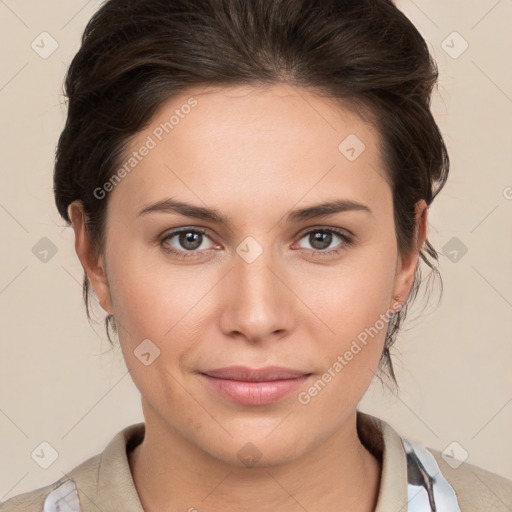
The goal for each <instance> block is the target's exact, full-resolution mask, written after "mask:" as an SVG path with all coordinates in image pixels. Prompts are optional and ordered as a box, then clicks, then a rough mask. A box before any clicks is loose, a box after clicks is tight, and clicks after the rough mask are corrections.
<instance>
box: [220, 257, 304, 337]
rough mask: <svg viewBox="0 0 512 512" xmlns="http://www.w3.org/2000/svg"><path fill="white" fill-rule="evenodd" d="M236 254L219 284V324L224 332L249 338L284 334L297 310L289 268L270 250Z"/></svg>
mask: <svg viewBox="0 0 512 512" xmlns="http://www.w3.org/2000/svg"><path fill="white" fill-rule="evenodd" d="M240 254H242V256H240V255H239V254H238V253H237V254H236V255H235V257H234V258H233V266H234V267H233V268H232V270H231V271H230V272H229V273H228V275H227V276H226V277H225V278H224V279H223V283H222V284H221V298H220V303H221V305H222V306H221V307H222V310H221V315H220V328H221V329H222V331H223V332H224V334H225V335H227V336H231V337H237V336H238V337H240V338H245V339H246V340H247V341H249V342H260V343H261V342H262V341H264V340H266V339H270V338H272V339H275V338H281V337H284V336H286V334H287V333H289V332H290V331H291V330H292V329H293V324H294V322H295V321H296V319H297V318H300V317H299V315H300V313H301V312H300V311H299V309H300V301H299V300H298V299H297V298H296V295H295V294H294V291H293V283H290V281H291V274H290V272H289V271H287V270H286V269H285V268H284V266H283V265H282V264H279V262H278V261H277V258H274V257H273V256H272V254H271V251H270V250H263V252H261V254H259V255H258V256H257V257H256V259H254V260H252V258H250V257H249V258H247V257H245V254H244V253H243V251H241V252H240ZM302 313H303V312H302Z"/></svg>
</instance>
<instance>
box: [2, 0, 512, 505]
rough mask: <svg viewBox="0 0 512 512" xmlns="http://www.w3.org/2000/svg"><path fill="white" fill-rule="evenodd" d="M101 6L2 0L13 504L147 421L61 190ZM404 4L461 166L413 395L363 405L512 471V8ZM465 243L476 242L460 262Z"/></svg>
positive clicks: (410, 359) (410, 385)
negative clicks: (75, 64) (44, 244)
mask: <svg viewBox="0 0 512 512" xmlns="http://www.w3.org/2000/svg"><path fill="white" fill-rule="evenodd" d="M99 5H100V2H98V1H90V2H86V1H85V0H67V1H66V2H62V1H59V2H57V0H46V1H45V2H36V1H34V0H32V1H28V0H3V1H0V41H1V55H2V66H1V70H0V108H1V112H2V124H1V130H2V131H1V136H0V149H1V151H0V154H1V160H2V162H1V182H0V183H1V185H0V225H1V230H2V231H1V232H2V242H1V243H0V247H1V249H0V269H1V270H0V315H1V323H0V336H1V338H0V339H1V357H0V432H1V434H2V435H1V436H0V454H1V455H0V499H1V500H5V499H7V498H10V497H11V496H14V495H15V494H19V493H21V492H25V491H28V490H32V489H35V488H38V487H41V486H43V485H46V484H49V483H52V482H54V481H55V480H57V479H58V478H60V477H61V476H62V474H63V473H62V472H63V471H66V472H67V471H69V470H70V469H71V468H73V467H75V466H76V465H78V464H79V463H80V462H82V461H84V460H85V459H86V458H88V457H90V456H92V455H94V454H96V453H98V452H99V451H101V450H103V448H104V447H105V445H106V444H107V442H108V441H109V440H110V439H111V438H112V437H113V435H114V434H115V433H116V432H117V431H119V430H121V429H122V428H123V427H124V426H126V425H129V424H131V423H135V422H138V421H142V420H143V416H142V412H141V408H140V400H139V393H138V390H137V389H136V388H135V386H134V384H133V383H132V381H131V380H130V377H129V375H128V374H127V370H126V367H125V365H124V361H123V359H122V355H121V353H120V351H119V350H117V349H116V350H115V351H114V352H111V351H110V349H109V347H110V346H109V344H108V342H107V340H106V337H105V335H104V331H103V325H102V324H97V325H96V326H95V327H94V329H93V328H92V327H91V326H90V325H89V324H88V322H87V319H86V316H85V310H84V306H83V304H82V296H81V287H80V283H81V279H82V267H81V265H80V263H79V261H78V259H77V257H76V255H75V253H74V248H73V242H74V236H73V232H72V230H71V228H65V227H64V223H63V221H62V220H61V219H60V217H59V215H58V214H57V211H56V208H55V206H54V202H53V196H52V164H53V157H54V147H55V144H56V142H57V138H58V136H59V133H60V131H61V129H62V127H63V123H64V119H65V107H64V105H63V103H62V97H61V94H60V93H61V84H62V80H63V77H64V73H65V71H66V67H67V65H69V62H70V60H71V58H72V56H73V55H74V53H75V52H76V51H77V49H78V46H79V38H80V36H81V33H82V31H83V28H84V27H85V24H86V22H87V21H88V19H89V18H90V17H91V16H92V14H93V13H94V12H95V11H96V10H97V8H98V7H99ZM398 5H399V7H400V8H401V9H402V10H403V11H404V12H405V14H406V15H407V16H408V17H409V18H410V19H411V21H412V22H413V23H414V24H415V25H416V26H417V27H418V29H419V30H420V32H421V33H422V34H423V36H424V37H425V38H426V39H427V41H428V42H429V46H430V48H431V50H432V52H433V54H434V57H435V58H436V60H437V62H438V65H439V69H440V84H439V89H438V93H437V94H436V96H435V99H434V104H433V108H434V113H435V116H436V119H437V121H438V123H439V125H440V127H441V129H442V132H443V134H444V136H445V140H446V143H447V146H448V149H449V152H450V156H451V160H452V168H451V176H450V179H449V182H448V185H447V186H446V188H445V189H444V191H443V192H442V193H441V195H440V196H439V197H438V198H437V200H436V201H435V202H434V205H433V207H432V208H431V227H430V237H431V240H432V242H433V243H434V245H435V246H436V248H437V249H438V250H440V251H441V252H443V253H445V256H441V272H442V275H443V279H444V285H445V290H444V295H443V299H442V301H441V303H440V305H439V306H438V307H437V308H435V302H436V301H435V296H433V304H432V306H430V307H429V308H428V311H429V313H428V314H427V315H426V316H425V317H424V318H423V319H421V320H419V321H414V322H408V324H407V325H406V327H408V328H409V330H408V331H404V332H403V333H402V335H401V337H400V338H399V341H398V343H397V345H396V347H397V349H398V350H399V353H396V355H395V358H394V361H395V368H396V371H397V374H398V379H399V384H400V386H401V391H400V394H399V396H395V395H394V394H393V393H392V392H391V391H388V390H384V391H383V390H382V389H381V386H380V384H379V381H378V380H376V379H375V384H374V385H372V387H371V388H370V390H369V392H368V393H367V395H366V396H365V398H364V399H363V402H362V404H361V409H362V410H364V411H365V412H369V413H371V414H374V415H376V416H379V417H381V418H383V419H384V420H386V421H388V422H389V423H390V424H391V425H392V426H394V428H395V429H396V430H397V431H398V432H399V433H400V434H402V435H404V436H405V437H409V438H411V439H416V440H419V441H421V442H423V443H425V444H426V445H427V446H431V447H433V448H436V449H439V450H444V449H445V448H446V447H448V446H449V445H450V443H452V442H453V441H456V442H457V443H458V444H459V445H460V447H461V448H456V450H455V452H456V453H464V452H462V451H461V450H465V451H467V453H468V459H467V460H468V462H471V463H473V464H476V465H479V466H482V467H483V468H485V469H488V470H491V471H494V472H496V473H499V474H501V475H504V476H506V477H508V478H512V456H511V455H512V449H511V448H512V441H511V436H510V432H511V431H512V429H511V426H512V372H511V371H510V366H511V361H512V357H511V356H512V343H511V331H512V265H511V261H512V258H511V255H512V149H511V148H512V140H511V119H512V71H511V67H510V52H511V48H512V44H511V43H512V31H511V30H510V20H511V19H512V1H511V0H478V1H476V0H471V1H468V0H450V1H446V0H428V1H427V0H415V1H412V0H400V1H399V3H398ZM44 31H46V32H48V33H49V34H50V35H51V36H52V37H53V38H54V39H55V40H56V41H57V43H58V48H57V50H56V51H55V52H54V53H53V54H52V55H51V56H49V57H48V58H46V59H43V58H42V57H41V56H40V55H39V54H38V53H36V52H35V51H34V50H33V49H32V47H31V43H32V42H33V41H34V40H35V41H36V42H37V41H40V37H39V35H40V34H41V33H42V32H44ZM454 31H456V32H458V33H459V34H460V36H462V38H464V40H465V41H467V43H468V44H469V47H468V48H467V49H466V51H465V52H464V53H462V54H461V55H459V56H458V57H457V58H453V56H455V53H454V52H459V51H460V50H461V49H462V48H463V46H462V44H463V41H462V40H461V39H460V38H458V36H457V35H455V36H454V35H452V33H453V32H454ZM44 37H47V36H44ZM445 40H446V43H443V41H445ZM47 41H49V40H47ZM446 44H448V45H449V46H451V47H452V48H451V49H450V48H447V51H449V52H451V53H452V55H453V56H450V55H449V54H448V53H447V51H445V49H444V48H445V47H446ZM46 48H49V46H46ZM43 237H47V238H48V239H50V240H51V242H52V243H53V244H54V245H55V247H56V250H57V252H56V253H55V254H54V255H53V256H51V254H50V255H49V256H48V261H46V262H42V261H40V259H39V258H38V257H36V255H35V254H34V253H33V252H32V249H33V247H34V246H35V245H36V244H37V243H38V242H39V241H40V239H41V238H43ZM453 237H456V239H457V240H455V241H453V240H452V239H453ZM39 243H41V242H39ZM453 243H457V244H464V246H466V247H467V253H466V254H465V255H463V256H462V257H461V256H460V254H461V253H460V252H459V259H458V261H451V259H450V258H453V253H452V255H450V251H451V250H452V249H451V245H446V244H453ZM37 247H38V246H36V248H37ZM50 256H51V257H50ZM420 302H421V299H420ZM95 331H96V332H95ZM43 441H46V442H48V443H50V444H51V445H52V446H53V447H54V448H55V449H56V451H57V452H58V458H57V460H56V461H55V462H54V463H53V464H52V465H51V466H50V467H49V468H48V469H42V468H41V467H39V466H38V465H37V464H36V463H35V462H34V460H33V459H32V458H31V453H32V452H33V451H34V450H35V449H36V448H37V447H38V446H39V445H40V443H41V442H43ZM457 450H458V452H457Z"/></svg>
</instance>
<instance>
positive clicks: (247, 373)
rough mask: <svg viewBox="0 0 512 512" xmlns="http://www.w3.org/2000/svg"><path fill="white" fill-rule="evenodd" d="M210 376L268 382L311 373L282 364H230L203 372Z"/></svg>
mask: <svg viewBox="0 0 512 512" xmlns="http://www.w3.org/2000/svg"><path fill="white" fill-rule="evenodd" d="M202 373H204V374H205V375H208V376H210V377H216V378H219V379H231V380H240V381H246V382H267V381H272V380H283V379H296V378H297V377H304V376H305V375H309V373H308V372H304V371H302V370H293V369H291V368H283V367H281V366H267V367H265V368H248V367H247V366H228V367H226V368H217V369H215V370H208V371H206V372H202Z"/></svg>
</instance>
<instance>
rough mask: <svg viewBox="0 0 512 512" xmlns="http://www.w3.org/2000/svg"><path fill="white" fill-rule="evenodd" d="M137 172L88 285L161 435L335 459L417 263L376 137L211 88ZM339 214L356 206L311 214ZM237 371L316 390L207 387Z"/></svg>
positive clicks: (278, 99) (212, 448) (285, 92)
mask: <svg viewBox="0 0 512 512" xmlns="http://www.w3.org/2000/svg"><path fill="white" fill-rule="evenodd" d="M172 116H174V117H172ZM166 122H167V123H168V124H167V125H165V123H166ZM143 147H145V148H146V149H142V148H143ZM134 151H135V152H136V154H133V152H134ZM130 157H133V158H134V160H131V161H130V160H129V159H130ZM126 162H127V166H126V168H125V171H126V169H130V170H129V171H126V172H124V173H123V172H121V173H119V174H118V176H120V178H121V180H120V182H116V183H117V184H115V186H112V189H111V190H110V191H109V192H108V194H107V196H106V198H105V200H108V211H107V224H106V232H105V235H106V248H105V253H104V254H103V255H102V256H101V257H100V259H99V263H100V265H101V266H106V279H103V278H102V276H101V274H100V273H98V274H97V273H95V272H94V271H93V270H91V271H90V272H88V273H89V277H90V278H91V281H92V284H93V286H94V289H95V291H96V294H97V295H98V297H99V300H100V303H101V304H102V306H103V307H104V309H106V310H107V311H109V312H110V313H112V314H114V315H115V317H116V320H117V325H118V328H119V336H120V343H121V347H122V350H123V354H124V357H125V359H126V364H127V367H128V369H129V370H130V373H131V376H132V378H133V380H134V382H135V384H136V386H137V387H138V389H139V390H140V392H141V394H142V400H143V408H144V414H145V419H146V423H147V425H152V424H154V425H157V424H158V428H161V431H163V430H164V429H167V430H168V431H169V432H171V431H172V432H174V433H175V434H178V435H179V436H182V437H183V438H185V439H186V440H188V441H189V442H190V443H192V445H193V446H194V447H196V448H199V449H201V450H202V451H203V452H206V453H209V454H210V455H212V456H213V457H215V458H217V459H219V460H222V461H225V462H228V463H231V464H237V465H241V464H242V462H241V461H242V458H241V457H242V456H245V457H249V458H251V457H252V458H253V460H254V459H258V458H259V457H260V456H262V457H264V460H265V462H266V463H268V464H279V463H282V462H284V461H287V460H291V459H293V458H296V457H299V456H300V455H301V454H303V453H306V452H307V451H308V450H311V449H313V448H314V447H315V446H318V445H319V444H320V443H322V441H324V440H326V439H327V438H328V437H329V436H331V435H333V433H335V432H336V431H338V430H339V429H340V428H341V427H342V426H343V424H344V423H345V422H347V420H348V419H349V418H350V417H351V415H353V414H354V413H355V408H356V406H357V404H358V402H359V401H360V399H361V398H362V396H363V394H364V393H365V391H366V389H367V387H368V385H369V383H370V381H371V379H372V377H373V375H374V373H375V370H376V368H377V364H378V361H379V358H380V356H381V353H382V349H383V345H384V340H385V334H386V327H387V322H386V320H387V319H389V315H390V314H391V312H392V308H393V307H396V302H395V300H394V298H395V297H397V296H400V297H401V299H402V301H401V302H403V300H404V299H405V298H406V297H407V295H408V293H409V290H410V286H411V284H412V279H413V274H414V268H415V265H416V262H417V252H414V253H412V255H411V256H410V257H408V258H406V259H400V258H399V255H398V252H397V242H396V233H395V228H394V222H393V204H392V192H391V189H390V186H389V184H388V183H387V181H386V179H385V178H384V169H383V167H382V162H381V157H380V155H379V148H378V134H377V133H376V131H375V129H374V127H373V126H369V125H367V124H365V123H364V122H363V121H362V120H361V119H360V118H358V117H356V116H355V115H354V114H351V113H350V112H349V111H348V110H345V109H343V108H342V107H340V106H339V104H335V103H334V101H332V100H329V99H327V98H320V97H317V96H313V95H311V94H310V93H309V92H306V91H305V90H296V89H293V88H290V87H285V86H274V87H272V88H267V89H254V88H248V87H233V88H217V89H213V88H212V89H208V90H206V89H203V90H199V89H195V90H194V91H193V92H190V93H188V94H184V95H183V96H181V97H179V98H174V99H173V100H172V101H169V102H168V103H166V104H164V105H163V106H162V107H161V108H160V110H159V111H158V113H157V114H156V115H155V116H154V118H153V120H152V121H151V122H150V124H149V125H148V127H147V128H146V129H145V130H144V131H142V132H140V133H139V134H138V135H137V136H136V137H135V138H134V139H133V140H132V141H131V145H130V151H129V152H128V153H127V155H126ZM130 162H131V163H130ZM109 188H110V187H109V185H108V184H107V185H106V186H105V188H104V190H109ZM97 195H101V192H100V191H97ZM163 201H168V202H169V203H168V208H167V209H165V208H153V209H149V210H147V209H148V207H151V206H152V205H155V204H158V203H161V202H163ZM171 201H172V202H179V203H180V205H181V206H180V208H178V209H173V208H172V207H171V206H172V205H171ZM323 203H338V206H339V207H338V208H331V213H328V211H327V210H328V209H327V210H326V211H324V214H323V215H317V213H318V212H315V211H314V210H311V209H312V208H313V207H316V206H318V205H321V204H323ZM185 205H187V206H185ZM188 205H189V206H188ZM343 205H345V207H343ZM354 205H357V207H355V206H354ZM144 210H146V211H145V212H144ZM178 210H179V211H178ZM207 211H215V212H216V214H217V215H218V216H221V217H222V218H223V219H225V222H226V223H223V222H220V221H219V219H216V218H215V216H214V215H212V214H210V213H209V214H208V215H207V214H206V212H207ZM300 212H303V213H300ZM326 213H328V214H326ZM418 218H419V216H418ZM425 219H426V216H423V217H422V221H423V223H424V222H425ZM423 225H424V224H423ZM178 230H183V233H182V234H181V235H180V234H179V233H178ZM187 233H189V234H188V235H187ZM338 233H339V234H338ZM315 251H316V252H315ZM235 365H236V366H240V365H242V366H246V367H249V368H251V369H260V368H264V367H268V366H280V367H285V368H288V369H293V370H298V371H299V372H300V373H301V374H305V375H309V376H307V377H305V378H303V379H301V380H295V381H293V382H294V384H293V385H291V384H290V381H288V383H286V382H282V381H281V383H280V384H279V383H278V384H276V383H274V385H269V384H261V383H260V384H257V383H253V384H245V385H244V384H242V385H241V384H237V383H233V382H231V383H230V382H226V381H223V384H222V383H221V381H220V380H218V379H215V378H213V377H210V378H208V377H206V376H204V375H203V373H204V372H209V371H211V370H214V369H219V368H225V367H230V366H235ZM329 376H330V379H329ZM269 378H270V377H269ZM319 381H320V383H319ZM215 383H217V384H219V386H220V387H222V389H224V390H225V392H220V391H219V390H218V389H219V386H215V385H214V384H215ZM315 383H316V384H315ZM221 384H222V385H221ZM287 386H288V387H287ZM262 388H265V389H263V390H262ZM285 389H287V390H288V392H287V393H284V391H283V390H285ZM276 390H278V391H279V390H281V391H280V392H278V391H276ZM315 390H316V391H315ZM283 393H284V394H283ZM155 428H156V426H155ZM248 442H250V443H252V445H247V443H248ZM244 450H245V452H247V450H248V451H249V452H251V451H253V452H254V453H245V452H244ZM258 454H260V455H258ZM256 462H257V461H256Z"/></svg>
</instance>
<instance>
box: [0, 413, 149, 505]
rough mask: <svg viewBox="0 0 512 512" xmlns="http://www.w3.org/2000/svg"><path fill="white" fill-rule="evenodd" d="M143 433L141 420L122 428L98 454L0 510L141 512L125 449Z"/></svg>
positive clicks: (8, 503) (136, 442)
mask: <svg viewBox="0 0 512 512" xmlns="http://www.w3.org/2000/svg"><path fill="white" fill-rule="evenodd" d="M144 433H145V424H144V423H143V422H142V423H136V424H132V425H129V426H127V427H125V428H123V429H122V430H121V431H119V432H117V434H115V435H114V437H113V438H112V439H111V441H110V442H109V443H108V445H107V446H106V448H105V449H104V450H103V451H102V452H101V453H98V454H96V455H94V456H92V457H90V458H89V459H87V460H85V461H84V462H82V463H81V464H79V465H78V466H76V467H75V468H73V469H72V470H71V471H68V472H66V473H64V476H63V477H62V478H60V479H59V480H57V481H56V482H54V483H53V484H50V485H46V486H44V487H41V488H39V489H36V490H33V491H29V492H25V493H23V494H19V495H17V496H14V497H12V498H10V499H9V500H7V501H5V502H4V503H0V512H22V511H23V512H43V510H44V512H56V511H59V510H60V511H63V510H65V511H66V512H97V511H98V510H105V512H106V511H107V510H137V511H138V512H143V509H142V505H141V503H140V500H139V497H138V494H137V491H136V489H135V487H134V484H133V479H132V475H131V472H130V467H129V461H128V456H127V450H130V449H132V448H133V447H134V446H136V445H137V444H138V443H140V442H141V441H142V439H143V437H144Z"/></svg>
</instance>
